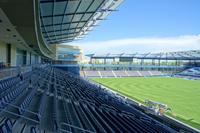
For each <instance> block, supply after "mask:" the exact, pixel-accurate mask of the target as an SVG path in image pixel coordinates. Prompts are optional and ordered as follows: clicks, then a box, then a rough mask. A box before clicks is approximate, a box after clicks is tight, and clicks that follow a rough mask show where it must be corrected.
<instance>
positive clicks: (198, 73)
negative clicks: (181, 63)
mask: <svg viewBox="0 0 200 133" xmlns="http://www.w3.org/2000/svg"><path fill="white" fill-rule="evenodd" d="M176 76H178V77H187V78H193V79H199V78H200V67H193V68H190V69H186V70H184V71H182V72H180V73H177V74H176Z"/></svg>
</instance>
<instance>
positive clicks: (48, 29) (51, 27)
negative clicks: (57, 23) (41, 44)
mask: <svg viewBox="0 0 200 133" xmlns="http://www.w3.org/2000/svg"><path fill="white" fill-rule="evenodd" d="M45 29H46V31H47V32H48V31H52V30H53V26H48V27H45Z"/></svg>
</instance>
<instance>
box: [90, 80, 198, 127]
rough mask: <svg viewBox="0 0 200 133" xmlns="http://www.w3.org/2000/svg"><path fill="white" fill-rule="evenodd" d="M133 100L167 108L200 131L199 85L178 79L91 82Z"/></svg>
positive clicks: (195, 82)
mask: <svg viewBox="0 0 200 133" xmlns="http://www.w3.org/2000/svg"><path fill="white" fill-rule="evenodd" d="M91 80H93V81H95V82H98V83H100V84H103V85H105V86H107V87H108V88H110V89H112V90H114V91H116V92H119V93H121V94H123V95H125V96H127V97H129V98H131V99H134V100H136V101H138V102H141V103H143V102H144V100H145V99H150V100H153V101H157V102H161V103H164V104H167V105H168V107H170V108H171V109H172V112H171V113H168V115H170V116H172V117H174V118H176V119H178V120H180V121H182V122H184V123H187V124H189V125H191V126H193V127H195V128H197V129H200V81H195V80H186V79H178V78H92V79H91Z"/></svg>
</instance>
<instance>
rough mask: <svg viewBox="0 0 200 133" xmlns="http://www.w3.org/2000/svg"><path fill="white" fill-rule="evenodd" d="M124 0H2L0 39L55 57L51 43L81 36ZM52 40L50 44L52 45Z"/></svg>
mask: <svg viewBox="0 0 200 133" xmlns="http://www.w3.org/2000/svg"><path fill="white" fill-rule="evenodd" d="M122 2H123V0H0V24H1V30H0V40H2V41H3V42H5V43H9V44H17V46H19V48H20V49H23V50H26V51H30V52H32V53H34V54H37V55H40V56H42V57H47V58H50V59H55V50H54V46H55V45H52V44H62V43H66V42H70V41H73V40H76V39H81V38H82V37H84V36H85V35H86V34H88V32H89V31H91V30H92V29H93V27H94V26H96V25H98V23H99V22H100V21H102V20H104V19H105V18H106V17H107V16H108V15H109V14H110V13H111V12H112V11H115V10H116V8H117V7H118V6H119V5H120V4H121V3H122ZM50 44H51V45H50Z"/></svg>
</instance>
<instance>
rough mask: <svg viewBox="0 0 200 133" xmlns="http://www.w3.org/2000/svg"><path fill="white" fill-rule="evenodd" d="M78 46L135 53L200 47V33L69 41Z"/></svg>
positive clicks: (90, 49) (96, 50)
mask: <svg viewBox="0 0 200 133" xmlns="http://www.w3.org/2000/svg"><path fill="white" fill-rule="evenodd" d="M71 45H76V46H80V47H82V48H83V51H84V53H135V52H140V53H144V52H161V51H162V52H169V51H183V50H194V49H200V35H184V36H176V37H141V38H126V39H116V40H107V41H93V42H83V43H71Z"/></svg>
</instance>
